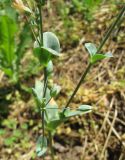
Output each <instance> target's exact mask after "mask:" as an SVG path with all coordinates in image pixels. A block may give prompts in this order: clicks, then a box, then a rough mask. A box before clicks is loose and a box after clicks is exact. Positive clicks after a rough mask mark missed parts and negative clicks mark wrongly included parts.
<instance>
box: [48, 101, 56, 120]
mask: <svg viewBox="0 0 125 160" xmlns="http://www.w3.org/2000/svg"><path fill="white" fill-rule="evenodd" d="M46 113H47V116H45V119H46V120H47V121H48V122H51V121H54V120H59V113H58V105H57V104H56V103H55V102H54V104H50V103H49V104H48V105H47V106H46Z"/></svg>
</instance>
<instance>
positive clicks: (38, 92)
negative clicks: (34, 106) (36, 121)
mask: <svg viewBox="0 0 125 160" xmlns="http://www.w3.org/2000/svg"><path fill="white" fill-rule="evenodd" d="M43 89H44V84H43V83H42V82H40V81H38V80H37V81H36V82H35V88H32V90H33V93H34V95H35V96H36V98H37V99H38V101H39V102H41V101H42V98H43ZM45 98H46V102H48V101H49V99H50V90H49V89H48V88H47V90H46V96H45Z"/></svg>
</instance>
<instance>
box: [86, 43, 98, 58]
mask: <svg viewBox="0 0 125 160" xmlns="http://www.w3.org/2000/svg"><path fill="white" fill-rule="evenodd" d="M85 47H86V49H87V50H88V52H89V54H90V56H93V55H95V54H96V52H97V48H96V46H95V45H94V44H93V43H85Z"/></svg>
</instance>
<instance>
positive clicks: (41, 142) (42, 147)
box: [36, 136, 47, 157]
mask: <svg viewBox="0 0 125 160" xmlns="http://www.w3.org/2000/svg"><path fill="white" fill-rule="evenodd" d="M46 151H47V139H46V137H43V136H40V137H39V138H38V140H37V144H36V153H37V156H38V157H41V156H43V155H44V154H45V153H46Z"/></svg>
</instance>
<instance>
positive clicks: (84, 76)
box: [63, 6, 125, 114]
mask: <svg viewBox="0 0 125 160" xmlns="http://www.w3.org/2000/svg"><path fill="white" fill-rule="evenodd" d="M124 11H125V6H124V7H123V8H122V10H121V12H120V13H119V15H118V16H117V18H116V20H115V21H114V23H113V24H112V25H111V27H109V29H108V31H107V32H106V34H105V36H104V38H103V39H102V41H101V43H100V45H99V47H98V49H97V52H96V54H97V53H99V52H100V51H101V49H102V47H103V46H104V44H105V43H106V41H107V40H108V38H109V36H110V34H111V33H112V31H113V30H114V28H115V26H116V25H117V24H118V22H119V20H120V18H121V17H122V15H123V14H124ZM91 67H92V64H91V63H90V64H89V65H88V67H87V68H86V70H85V72H84V73H83V74H82V76H81V79H80V81H79V82H78V84H77V86H76V88H75V90H74V91H73V93H72V95H71V97H70V98H69V100H68V102H67V104H66V106H65V108H64V110H63V114H64V113H65V111H66V108H67V107H68V106H69V104H70V103H71V101H72V100H73V98H74V96H75V94H76V93H77V91H78V89H79V88H80V86H81V84H82V82H83V81H84V80H85V78H86V75H87V73H88V72H89V71H90V68H91Z"/></svg>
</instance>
